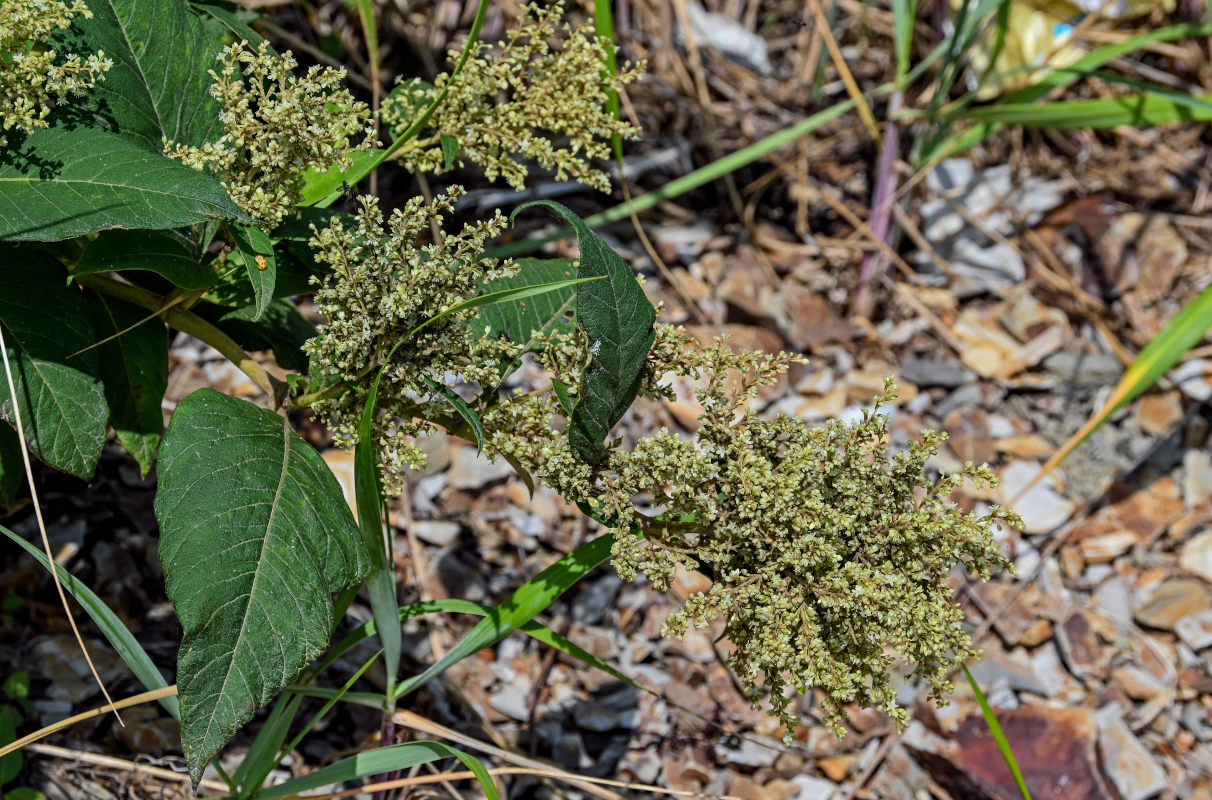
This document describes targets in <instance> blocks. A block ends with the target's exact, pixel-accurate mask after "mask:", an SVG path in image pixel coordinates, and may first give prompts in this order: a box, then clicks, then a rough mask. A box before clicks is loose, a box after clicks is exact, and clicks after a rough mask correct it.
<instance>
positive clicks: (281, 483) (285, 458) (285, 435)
mask: <svg viewBox="0 0 1212 800" xmlns="http://www.w3.org/2000/svg"><path fill="white" fill-rule="evenodd" d="M282 427H283V430H282V472H281V475H280V476H279V477H278V486H277V488H276V489H275V490H274V499H273V502H272V503H270V506H269V519H268V520H266V522H265V536H263V537H262V538H261V550H260V552H259V553H258V556H257V569H256V570H255V571H254V572H253V580H252V585H251V586H250V587H248V606H247V607H246V608H245V609H244V613H243V614H242V615H241V619H240V631H239V633H238V634H237V635H236V642H235V644H234V645H233V646H232V649H231V661H230V663H229V664H228V666H227V669H226V670H224V674H223V686H222V689H221V690H220V691H219V696H220V697H226V696H227V687H228V682H229V681H230V680H231V678H232V673H233V672H234V671H235V666H236V654H237V653H239V652H240V649H241V645H242V644H243V642H244V636H245V634H246V633H247V632H248V620H249V617H250V614H249V613H248V609H249V608H251V607H252V605H253V600H254V598H255V597H256V594H257V583H258V581H260V579H261V574H262V569H263V567H264V565H265V557H264V556H265V549H266V548H267V547H268V546H269V537H270V533H271V531H272V530H273V527H274V517H275V516H276V515H277V513H278V508H279V507H280V506H281V500H282V492H283V489H284V488H285V486H286V474H287V468H288V467H289V465H290V422H289V421H288V420H286V419H285V418H283V420H282ZM262 678H264V675H262ZM245 685H246V686H247V681H246V682H245ZM249 688H251V687H249ZM217 720H218V707H217V706H216V707H215V708H214V709H212V711H211V713H210V718H209V719H208V720H207V722H206V733H205V735H204V736H203V737H202V738H203V740H204V741H205V740H209V739H210V736H211V730H212V729H213V728H214V725H215V723H216V722H217Z"/></svg>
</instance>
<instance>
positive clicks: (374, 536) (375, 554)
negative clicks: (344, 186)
mask: <svg viewBox="0 0 1212 800" xmlns="http://www.w3.org/2000/svg"><path fill="white" fill-rule="evenodd" d="M393 352H394V351H393ZM382 377H383V371H382V370H379V373H378V375H376V376H375V381H374V384H373V386H372V387H371V391H370V395H369V396H368V397H367V398H366V406H365V408H364V410H363V412H362V418H361V420H360V421H359V423H358V444H357V446H356V447H355V448H354V495H355V496H356V497H357V502H358V527H359V528H360V529H361V531H362V543H363V545H364V546H365V547H366V551H367V554H368V555H369V556H370V576H369V577H368V578H367V582H366V591H367V594H369V595H370V610H371V613H372V614H373V615H374V618H375V620H376V621H377V622H378V623H379V626H378V628H379V640H380V641H381V642H382V643H383V652H384V655H383V664H384V667H385V668H386V670H387V685H388V686H389V687H394V686H395V681H396V678H398V677H399V675H400V647H401V642H402V633H401V631H400V625H399V624H398V622H397V620H398V619H399V616H400V604H399V602H398V601H397V599H396V570H395V559H394V558H393V557H392V553H391V538H390V536H389V535H388V534H387V531H386V530H385V529H384V526H383V491H382V485H381V484H380V483H379V458H378V448H377V447H376V446H375V445H376V441H375V435H374V418H375V405H376V402H377V400H378V396H379V381H380V379H381V378H382Z"/></svg>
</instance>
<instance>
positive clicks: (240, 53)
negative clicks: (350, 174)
mask: <svg viewBox="0 0 1212 800" xmlns="http://www.w3.org/2000/svg"><path fill="white" fill-rule="evenodd" d="M219 61H220V64H221V66H220V68H219V72H217V73H216V72H215V71H214V70H211V72H210V75H211V78H212V79H213V80H214V83H213V84H212V85H211V87H210V93H211V94H212V95H213V96H214V97H215V99H217V100H218V101H219V103H220V104H221V105H222V106H223V109H222V111H220V112H219V119H220V121H222V123H223V126H224V134H223V136H222V137H220V138H219V140H218V141H215V142H208V143H206V144H204V145H202V146H201V147H194V146H190V145H184V144H180V143H177V142H169V141H165V143H164V150H165V152H166V153H168V154H169V155H170V156H173V157H174V158H179V159H181V161H183V162H184V163H185V164H187V165H189V166H191V167H193V168H194V169H198V170H210V171H211V172H213V173H214V174H216V175H218V176H219V177H220V179H221V180H222V181H223V186H224V188H226V189H227V191H228V193H229V194H230V195H231V197H232V200H234V201H235V203H236V205H238V206H239V207H240V208H241V209H243V210H244V211H245V212H246V213H247V214H248V215H249V216H251V217H253V219H255V220H257V223H258V224H259V225H260V226H261V227H263V228H265V229H266V230H270V229H272V228H274V227H275V226H276V225H277V224H278V223H279V222H281V221H282V218H283V217H285V216H286V215H287V214H289V213H290V211H291V209H292V208H293V207H294V205H295V204H296V203H297V202H298V200H299V195H300V191H301V190H302V188H303V173H304V171H306V170H308V169H315V170H326V169H329V168H330V167H332V166H334V165H340V166H341V167H342V168H347V167H349V166H350V165H351V164H352V160H351V158H350V155H349V154H350V152H351V151H355V150H365V149H368V148H370V147H371V146H372V145H373V144H374V140H373V138H372V134H373V132H374V130H373V128H372V127H371V126H370V109H369V108H368V107H367V105H366V104H365V103H362V102H359V101H357V100H354V98H353V95H351V94H350V93H349V91H348V90H347V89H345V88H343V87H342V86H341V81H342V80H343V79H344V78H345V71H344V70H341V69H328V68H323V69H322V68H320V67H318V66H313V67H311V68H310V69H308V71H307V73H306V75H304V76H303V77H297V76H295V75H294V73H293V70H294V69H295V67H296V66H298V62H296V61H295V59H294V57H293V56H292V55H291V53H290V51H287V52H286V53H285V54H284V55H282V56H277V55H275V54H274V53H273V51H272V50H271V49H270V48H269V44H268V43H267V42H262V43H261V46H260V47H259V48H258V49H257V50H256V51H255V52H254V51H253V50H251V49H250V46H249V44H248V42H240V43H239V44H234V45H232V46H230V47H227V48H225V49H224V50H223V52H222V53H220V54H219ZM359 135H362V136H363V137H364V138H363V139H362V141H361V142H360V143H358V144H354V139H355V138H356V137H358V136H359Z"/></svg>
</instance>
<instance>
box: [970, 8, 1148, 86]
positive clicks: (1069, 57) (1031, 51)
mask: <svg viewBox="0 0 1212 800" xmlns="http://www.w3.org/2000/svg"><path fill="white" fill-rule="evenodd" d="M1134 1H1135V0H1124V2H1126V3H1131V2H1134ZM952 5H953V6H958V3H957V0H952ZM1081 14H1082V12H1081V10H1080V9H1078V8H1077V7H1076V6H1071V5H1069V4H1068V3H1061V2H1052V3H1048V4H1046V5H1043V4H1041V5H1036V4H1033V3H1028V2H1023V0H1011V3H1010V9H1009V14H1008V19H1007V24H1006V35H1005V39H1004V40H1003V42H1002V49H1001V52H1000V53H998V56H997V61H996V62H995V63H994V65H993V69H992V70H989V58H990V55H991V54H992V53H993V50H994V48H995V47H996V46H997V26H996V24H991V25H989V26H988V27H987V28H986V30H985V32H984V34H983V35H982V37H981V39H980V40H979V41H978V42H977V43H976V45H975V46H974V47H972V48H971V49H970V50H969V51H968V64H969V67H970V71H969V77H968V81H969V88H970V89H975V91H976V97H977V99H978V100H992V99H993V98H995V97H998V96H999V95H1002V94H1005V93H1007V92H1012V91H1015V90H1016V89H1021V88H1023V87H1024V86H1028V85H1030V84H1032V83H1035V82H1037V81H1039V80H1040V79H1041V78H1042V77H1043V76H1044V75H1046V74H1047V73H1048V71H1049V70H1052V69H1057V68H1061V67H1067V66H1069V65H1070V64H1072V63H1074V62H1075V61H1077V60H1078V59H1079V58H1081V57H1082V55H1083V53H1084V51H1083V50H1082V48H1081V47H1079V46H1078V45H1077V44H1076V43H1073V42H1071V41H1070V39H1071V38H1072V36H1073V26H1074V24H1076V21H1077V20H1078V19H1080V17H1081ZM987 70H988V71H989V72H988V76H987V77H986V78H985V80H984V82H983V83H981V84H980V85H979V86H978V85H977V82H978V80H979V79H980V78H981V76H984V75H985V73H986V71H987Z"/></svg>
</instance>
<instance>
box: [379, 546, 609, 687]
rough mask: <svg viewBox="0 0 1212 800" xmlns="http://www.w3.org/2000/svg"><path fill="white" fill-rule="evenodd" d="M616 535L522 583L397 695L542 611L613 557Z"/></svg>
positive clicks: (423, 683) (421, 682) (576, 551)
mask: <svg viewBox="0 0 1212 800" xmlns="http://www.w3.org/2000/svg"><path fill="white" fill-rule="evenodd" d="M613 545H614V535H613V534H609V533H604V534H602V535H601V536H599V537H597V538H596V539H592V540H590V541H588V542H586V543H585V544H583V545H581V546H580V547H578V548H577V549H576V550H573V551H572V552H571V553H569V554H568V555H566V556H564V557H563V558H561V559H560V560H559V561H557V562H556V563H554V564H552V565H551V566H550V567H548V568H547V569H545V570H543V571H542V572H540V573H539V574H538V575H536V576H534V577H533V578H531V579H530V580H529V581H527V582H526V583H524V584H522V585H521V586H519V587H518V589H517V591H515V592H514V593H513V595H512V596H510V598H509V599H508V600H506V601H505V602H504V603H502V604H501V605H500V606H498V607H497V608H494V609H492V610H491V611H490V612H489V614H488V616H487V617H485V618H484V619H483V620H481V621H480V622H479V624H477V625H476V626H475V627H474V628H472V629H471V630H470V631H468V632H467V635H466V636H464V637H463V638H462V639H461V640H460V641H459V643H458V644H456V645H455V646H454V647H453V648H451V649H450V650H449V651H448V652H447V653H446V655H445V656H443V657H442V658H441V660H439V661H438V662H437V663H436V664H433V665H432V666H430V667H429V668H428V669H427V670H425V671H424V672H422V673H421V674H420V675H414V676H413V677H411V678H409V679H408V680H406V681H403V682H402V683H400V685H399V687H397V689H396V699H399V698H400V697H401V696H403V695H405V694H407V693H409V692H411V691H414V690H416V689H419V688H421V687H422V686H424V685H425V684H426V683H428V682H429V681H430V680H432V679H433V678H435V677H437V676H438V675H441V674H442V673H443V672H445V671H446V670H448V669H450V668H451V667H452V666H454V665H455V664H457V663H459V662H460V661H462V660H463V659H465V658H467V657H468V656H470V655H473V654H475V653H477V652H479V651H480V650H483V649H484V648H485V647H491V646H492V645H494V644H496V643H497V642H499V641H501V640H502V639H504V638H505V637H506V636H508V635H509V634H511V633H513V632H514V631H516V630H518V629H519V628H520V627H522V626H523V625H525V624H526V623H527V622H530V621H531V620H532V619H534V618H535V617H536V616H537V615H539V614H541V613H542V612H543V611H544V610H545V609H546V608H547V607H548V606H550V605H551V604H552V602H553V601H554V600H555V599H556V598H557V597H559V596H560V595H561V594H563V593H564V592H566V591H568V588H569V587H570V586H572V585H573V584H574V583H576V582H577V581H578V580H580V579H581V578H582V577H583V576H584V575H585V574H586V573H588V572H589V571H590V570H592V569H593V568H594V567H596V566H598V565H599V564H601V563H602V562H603V561H605V560H606V559H607V558H609V557H610V548H611V547H612V546H613Z"/></svg>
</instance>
